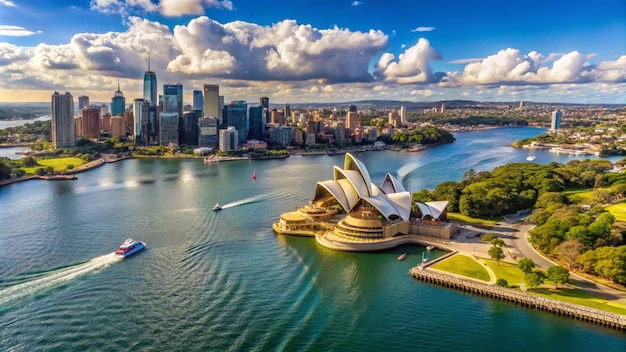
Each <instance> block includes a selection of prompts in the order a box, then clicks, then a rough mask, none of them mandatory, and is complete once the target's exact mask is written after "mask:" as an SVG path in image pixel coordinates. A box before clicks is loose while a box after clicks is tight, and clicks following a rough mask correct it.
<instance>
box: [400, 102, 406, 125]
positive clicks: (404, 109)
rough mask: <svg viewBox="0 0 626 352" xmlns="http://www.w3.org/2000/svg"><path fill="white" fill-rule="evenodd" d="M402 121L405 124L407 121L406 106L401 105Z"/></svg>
mask: <svg viewBox="0 0 626 352" xmlns="http://www.w3.org/2000/svg"><path fill="white" fill-rule="evenodd" d="M400 122H401V123H403V124H405V123H406V106H401V107H400Z"/></svg>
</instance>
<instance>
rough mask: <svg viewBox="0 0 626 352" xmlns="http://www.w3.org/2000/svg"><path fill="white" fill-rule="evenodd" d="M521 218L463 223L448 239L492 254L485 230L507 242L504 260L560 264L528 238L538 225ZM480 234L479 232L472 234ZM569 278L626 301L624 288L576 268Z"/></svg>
mask: <svg viewBox="0 0 626 352" xmlns="http://www.w3.org/2000/svg"><path fill="white" fill-rule="evenodd" d="M520 220H522V218H521V217H514V218H513V217H512V218H509V219H507V222H505V223H499V224H498V225H496V226H494V227H492V228H491V229H482V228H479V227H475V226H471V225H460V227H461V233H460V234H459V235H457V236H456V238H455V239H454V240H452V241H450V242H447V243H446V245H447V246H448V247H450V248H454V249H456V250H458V251H462V252H466V253H472V254H475V255H479V256H483V257H485V258H489V254H488V253H487V251H488V250H489V247H490V244H489V243H487V242H482V241H481V240H480V238H481V236H480V235H481V234H483V233H494V234H497V235H498V237H499V238H501V239H503V240H504V242H505V243H506V247H507V250H508V255H507V258H505V261H510V262H516V261H517V259H520V258H524V257H525V258H530V259H532V261H533V262H534V263H535V265H536V266H537V267H539V268H541V269H544V270H547V269H548V268H549V267H551V266H553V265H557V264H556V263H554V262H553V261H551V260H550V259H548V258H546V257H544V256H543V255H541V254H539V253H538V252H537V251H536V250H535V249H534V248H533V247H532V246H531V245H530V243H529V242H528V241H529V234H528V231H530V230H531V229H532V228H533V227H534V226H535V225H532V224H519V223H518V222H519V221H520ZM477 234H478V236H476V237H472V236H475V235H477ZM570 282H571V283H572V284H574V285H575V286H577V287H579V288H581V289H583V290H585V291H588V292H590V293H592V294H594V295H596V296H598V297H602V298H604V299H606V300H607V301H612V302H616V303H619V304H624V305H626V293H624V292H622V291H618V290H615V289H612V288H610V287H608V286H604V285H601V284H598V283H596V282H594V281H591V280H588V279H586V278H584V277H582V276H579V275H577V274H576V273H573V272H570Z"/></svg>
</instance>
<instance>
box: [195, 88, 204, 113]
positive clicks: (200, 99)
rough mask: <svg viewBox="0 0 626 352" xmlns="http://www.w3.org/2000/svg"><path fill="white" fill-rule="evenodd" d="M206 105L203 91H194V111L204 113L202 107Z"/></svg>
mask: <svg viewBox="0 0 626 352" xmlns="http://www.w3.org/2000/svg"><path fill="white" fill-rule="evenodd" d="M203 103H204V96H203V95H202V91H201V90H194V91H193V110H196V111H202V110H203V109H202V107H203V106H204V105H203Z"/></svg>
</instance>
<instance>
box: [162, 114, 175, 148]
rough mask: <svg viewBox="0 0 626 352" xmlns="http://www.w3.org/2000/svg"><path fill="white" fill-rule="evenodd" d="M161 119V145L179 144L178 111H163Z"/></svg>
mask: <svg viewBox="0 0 626 352" xmlns="http://www.w3.org/2000/svg"><path fill="white" fill-rule="evenodd" d="M159 120H160V124H159V126H160V128H159V145H164V146H169V145H172V146H178V113H177V112H161V113H160V114H159Z"/></svg>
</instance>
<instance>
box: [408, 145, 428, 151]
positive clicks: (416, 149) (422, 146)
mask: <svg viewBox="0 0 626 352" xmlns="http://www.w3.org/2000/svg"><path fill="white" fill-rule="evenodd" d="M424 149H426V146H425V145H422V144H416V145H414V146H412V147H411V148H409V149H407V150H408V151H409V152H421V151H422V150H424Z"/></svg>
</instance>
